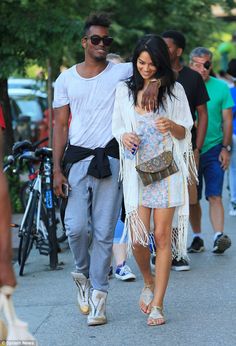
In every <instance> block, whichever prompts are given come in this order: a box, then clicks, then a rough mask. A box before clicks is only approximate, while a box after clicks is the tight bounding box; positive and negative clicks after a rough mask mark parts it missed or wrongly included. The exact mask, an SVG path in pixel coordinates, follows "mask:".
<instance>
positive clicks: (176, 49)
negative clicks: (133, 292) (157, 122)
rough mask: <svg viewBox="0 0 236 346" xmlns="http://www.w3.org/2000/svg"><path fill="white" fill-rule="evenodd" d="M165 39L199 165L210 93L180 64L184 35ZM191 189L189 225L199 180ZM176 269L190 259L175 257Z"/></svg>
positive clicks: (197, 76) (168, 33) (169, 33)
mask: <svg viewBox="0 0 236 346" xmlns="http://www.w3.org/2000/svg"><path fill="white" fill-rule="evenodd" d="M162 37H163V39H164V41H165V42H166V44H167V47H168V48H169V53H170V61H171V66H172V68H173V70H174V71H175V72H176V73H177V81H178V82H179V83H180V84H181V85H182V86H183V88H184V91H185V93H186V96H187V99H188V103H189V107H190V110H191V114H192V118H193V122H194V126H193V127H192V131H191V132H192V147H193V151H194V158H195V162H196V165H197V167H198V166H199V156H200V152H201V149H202V146H203V142H204V138H205V135H206V130H207V107H206V102H207V101H209V96H208V93H207V90H206V86H205V83H204V81H203V79H202V77H201V75H200V74H199V73H198V72H196V71H193V70H192V69H190V68H189V67H188V66H183V64H181V61H180V59H181V57H182V54H183V52H184V49H185V46H186V40H185V37H184V35H183V34H182V33H181V32H179V31H175V30H169V31H165V32H164V33H163V34H162ZM188 190H189V216H190V218H189V219H190V224H192V222H194V217H193V215H194V213H195V206H196V205H197V203H198V196H197V181H196V180H194V177H192V178H191V183H190V184H189V186H188ZM171 268H172V269H173V270H176V271H184V270H189V269H190V266H189V262H188V261H187V260H186V259H183V258H181V259H179V260H177V259H176V258H174V259H173V260H172V267H171Z"/></svg>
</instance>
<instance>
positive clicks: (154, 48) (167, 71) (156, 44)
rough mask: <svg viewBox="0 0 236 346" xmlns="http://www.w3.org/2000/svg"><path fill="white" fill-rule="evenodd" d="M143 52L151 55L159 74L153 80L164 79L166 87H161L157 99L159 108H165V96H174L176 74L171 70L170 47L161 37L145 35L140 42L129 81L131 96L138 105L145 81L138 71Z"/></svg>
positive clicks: (135, 50) (135, 52) (134, 56)
mask: <svg viewBox="0 0 236 346" xmlns="http://www.w3.org/2000/svg"><path fill="white" fill-rule="evenodd" d="M142 52H148V53H149V55H150V57H151V60H152V62H153V64H154V65H155V66H156V68H157V72H156V73H155V75H154V76H153V78H164V80H165V85H163V86H161V87H160V89H159V93H158V97H157V105H158V108H159V106H160V105H161V106H162V107H164V103H163V101H164V94H165V93H167V95H169V96H170V97H171V96H174V95H173V93H172V89H173V86H174V82H175V80H176V78H175V73H174V72H173V70H172V69H171V63H170V56H169V51H168V47H167V46H166V43H165V41H164V40H163V39H162V38H161V36H158V35H154V34H151V35H145V36H144V37H143V38H141V39H140V40H139V41H138V44H137V46H136V48H135V49H134V54H133V59H132V63H133V75H132V77H131V78H130V79H129V80H128V81H127V85H128V88H129V91H130V94H131V95H132V96H133V99H134V104H135V105H137V95H138V91H139V90H141V89H142V88H143V85H144V80H143V78H142V76H141V75H140V73H139V71H138V69H137V60H138V57H139V56H140V54H141V53H142Z"/></svg>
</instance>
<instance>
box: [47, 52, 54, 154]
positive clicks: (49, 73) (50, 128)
mask: <svg viewBox="0 0 236 346" xmlns="http://www.w3.org/2000/svg"><path fill="white" fill-rule="evenodd" d="M47 67H48V112H49V117H48V118H49V147H50V148H52V136H53V116H52V66H51V61H50V59H47Z"/></svg>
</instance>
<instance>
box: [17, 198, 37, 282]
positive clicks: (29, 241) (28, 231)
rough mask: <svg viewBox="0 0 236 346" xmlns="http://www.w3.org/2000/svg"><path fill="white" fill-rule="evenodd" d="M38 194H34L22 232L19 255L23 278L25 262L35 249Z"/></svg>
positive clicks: (20, 272)
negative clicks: (34, 233)
mask: <svg viewBox="0 0 236 346" xmlns="http://www.w3.org/2000/svg"><path fill="white" fill-rule="evenodd" d="M37 194H38V192H37V191H35V192H34V193H33V198H32V201H31V205H30V208H29V211H28V215H27V218H26V221H25V225H24V228H23V230H22V235H21V241H20V246H19V254H18V262H19V264H20V271H19V275H20V276H23V273H24V267H25V262H26V260H27V258H28V257H29V254H30V251H31V249H32V247H33V242H34V235H33V232H34V228H35V225H34V218H35V214H36V208H37V202H38V197H37Z"/></svg>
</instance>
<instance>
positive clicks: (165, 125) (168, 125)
mask: <svg viewBox="0 0 236 346" xmlns="http://www.w3.org/2000/svg"><path fill="white" fill-rule="evenodd" d="M155 124H156V127H157V129H158V131H160V132H161V133H162V134H164V133H166V132H168V131H171V130H172V128H173V124H174V123H173V121H172V120H170V119H168V118H163V117H161V118H158V119H157V120H155Z"/></svg>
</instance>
